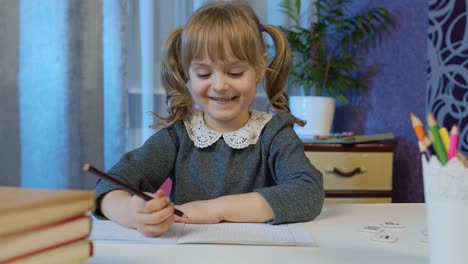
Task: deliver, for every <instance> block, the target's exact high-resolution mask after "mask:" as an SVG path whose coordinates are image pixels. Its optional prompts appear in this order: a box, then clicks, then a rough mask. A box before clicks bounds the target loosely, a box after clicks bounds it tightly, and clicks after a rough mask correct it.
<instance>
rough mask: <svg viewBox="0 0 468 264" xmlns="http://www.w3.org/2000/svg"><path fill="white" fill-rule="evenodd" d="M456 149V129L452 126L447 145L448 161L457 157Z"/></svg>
mask: <svg viewBox="0 0 468 264" xmlns="http://www.w3.org/2000/svg"><path fill="white" fill-rule="evenodd" d="M457 147H458V127H457V125H453V126H452V129H451V130H450V143H449V151H448V155H447V157H448V159H449V160H450V159H452V158H454V157H456V156H457V153H458V151H457Z"/></svg>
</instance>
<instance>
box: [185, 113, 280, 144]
mask: <svg viewBox="0 0 468 264" xmlns="http://www.w3.org/2000/svg"><path fill="white" fill-rule="evenodd" d="M271 118H272V115H270V114H268V113H266V112H260V111H258V110H255V109H254V110H251V111H250V118H249V120H248V121H247V123H246V124H245V125H244V126H243V127H241V128H240V129H239V130H236V131H232V132H228V133H220V132H217V131H214V130H213V129H211V128H209V127H208V126H207V125H206V124H205V120H204V119H203V112H201V111H194V112H193V115H192V117H191V118H190V119H189V120H187V121H184V125H185V129H187V133H188V135H189V137H190V139H191V140H192V141H193V143H194V144H195V146H196V147H199V148H206V147H208V146H211V145H213V144H214V143H215V142H216V141H218V139H220V138H221V137H223V138H224V141H225V142H226V144H228V146H230V147H231V148H234V149H242V148H245V147H247V146H249V145H253V144H255V143H257V141H258V138H259V137H260V133H261V132H262V129H263V127H264V126H265V125H266V124H267V123H268V121H270V120H271Z"/></svg>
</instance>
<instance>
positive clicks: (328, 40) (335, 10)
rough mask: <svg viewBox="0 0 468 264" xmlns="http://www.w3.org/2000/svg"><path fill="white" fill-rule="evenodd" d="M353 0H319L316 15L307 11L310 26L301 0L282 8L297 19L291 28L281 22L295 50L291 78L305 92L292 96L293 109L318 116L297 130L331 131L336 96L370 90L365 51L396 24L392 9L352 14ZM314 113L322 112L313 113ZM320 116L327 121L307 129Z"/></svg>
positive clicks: (302, 115) (291, 0) (340, 98)
mask: <svg viewBox="0 0 468 264" xmlns="http://www.w3.org/2000/svg"><path fill="white" fill-rule="evenodd" d="M350 3H352V1H350V0H316V1H315V3H314V7H315V8H314V12H313V14H311V16H307V18H313V19H314V21H313V22H311V24H310V26H308V27H302V26H301V20H302V19H303V18H304V16H303V14H302V12H301V0H284V1H283V2H281V4H280V10H281V12H283V13H284V14H286V15H287V16H288V17H289V18H290V19H291V21H292V23H293V24H292V26H291V27H289V28H285V27H281V28H282V30H283V31H284V33H285V35H286V37H287V39H288V42H289V45H290V48H291V51H292V61H293V63H292V64H293V65H292V68H291V72H290V79H289V80H290V84H291V85H293V86H296V87H299V88H300V91H301V92H300V94H301V96H300V97H297V96H291V97H290V106H291V108H292V109H291V111H292V112H293V113H294V114H296V115H297V116H298V117H300V118H303V119H306V121H307V119H309V118H312V119H309V121H308V123H309V125H306V127H304V128H298V129H297V130H296V131H297V132H298V134H299V135H300V136H303V137H309V136H313V135H316V134H328V133H329V131H330V128H331V124H332V121H333V112H334V108H335V99H336V100H338V101H340V102H342V103H345V104H346V103H348V98H347V97H346V95H347V94H348V93H349V91H352V90H355V91H362V90H365V89H366V85H365V83H364V82H363V81H362V79H361V76H360V74H361V64H362V62H363V57H361V56H360V55H359V51H362V50H364V49H367V48H369V47H370V46H375V45H376V44H378V42H379V41H380V39H381V37H382V34H383V33H384V32H385V31H388V29H389V28H390V26H391V25H392V19H391V17H390V14H389V12H388V11H387V10H386V9H384V8H381V7H377V8H372V9H368V10H364V11H360V12H357V13H352V12H350V10H349V7H350ZM304 100H306V101H305V102H304ZM307 100H313V102H307ZM317 100H321V101H325V103H320V102H316V101H317ZM327 105H328V106H327ZM303 106H304V107H305V106H307V107H308V106H312V107H313V106H318V107H319V109H329V111H331V114H329V115H328V117H327V115H326V114H323V113H322V112H318V110H304V111H305V113H301V112H300V111H302V110H300V109H299V108H301V107H303ZM314 113H316V115H315V116H312V114H314ZM314 121H323V122H325V124H322V125H320V124H318V125H316V127H317V126H318V127H317V128H316V129H314V128H313V127H312V128H307V126H310V123H314ZM307 129H308V130H307Z"/></svg>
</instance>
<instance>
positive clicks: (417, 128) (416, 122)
mask: <svg viewBox="0 0 468 264" xmlns="http://www.w3.org/2000/svg"><path fill="white" fill-rule="evenodd" d="M410 118H411V124H412V126H413V130H414V133H415V134H416V137H417V138H418V140H419V141H423V140H424V137H425V136H426V134H425V133H424V126H423V124H422V122H421V119H419V118H418V117H417V116H416V115H415V114H414V113H413V112H411V113H410Z"/></svg>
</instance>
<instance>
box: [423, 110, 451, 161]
mask: <svg viewBox="0 0 468 264" xmlns="http://www.w3.org/2000/svg"><path fill="white" fill-rule="evenodd" d="M427 125H428V128H429V131H430V132H431V134H432V137H433V139H432V146H433V147H434V151H435V153H436V154H437V157H438V158H439V161H440V163H441V164H442V165H445V164H446V163H447V161H448V160H447V151H445V147H444V145H443V143H442V139H441V138H440V135H439V126H438V125H437V122H436V120H435V118H434V116H433V115H432V114H431V113H428V114H427Z"/></svg>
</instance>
